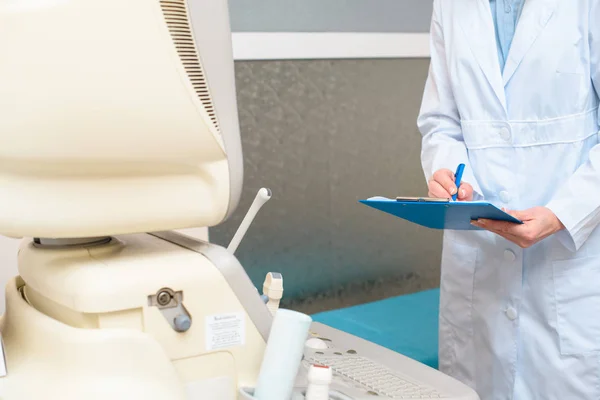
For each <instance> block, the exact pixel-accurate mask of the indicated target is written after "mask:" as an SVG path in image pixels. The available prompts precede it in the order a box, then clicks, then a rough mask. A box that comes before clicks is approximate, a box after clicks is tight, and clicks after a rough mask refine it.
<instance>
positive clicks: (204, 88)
mask: <svg viewBox="0 0 600 400" xmlns="http://www.w3.org/2000/svg"><path fill="white" fill-rule="evenodd" d="M160 6H161V8H162V12H163V14H164V16H165V21H166V22H167V27H168V28H169V32H170V33H171V37H172V38H173V43H174V44H175V48H176V49H177V53H178V54H179V58H180V59H181V62H182V63H183V66H184V67H185V71H186V72H187V75H188V78H189V79H190V82H191V83H192V86H193V87H194V90H195V91H196V94H197V95H198V98H200V101H201V102H202V104H203V105H204V108H205V109H206V112H207V113H208V116H209V117H210V119H211V121H212V123H213V126H214V127H215V129H216V130H217V132H219V133H220V128H219V122H218V121H217V115H216V113H215V107H214V105H213V102H212V99H211V97H210V93H209V91H208V85H207V83H206V77H205V75H204V71H203V70H202V65H201V64H200V57H198V51H197V50H196V43H195V42H194V36H193V35H192V30H191V27H190V19H189V17H188V9H187V0H160Z"/></svg>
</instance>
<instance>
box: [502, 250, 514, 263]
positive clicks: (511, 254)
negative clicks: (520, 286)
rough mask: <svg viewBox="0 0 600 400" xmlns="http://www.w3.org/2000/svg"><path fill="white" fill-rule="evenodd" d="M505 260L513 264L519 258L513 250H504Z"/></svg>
mask: <svg viewBox="0 0 600 400" xmlns="http://www.w3.org/2000/svg"><path fill="white" fill-rule="evenodd" d="M504 259H505V260H506V261H508V262H513V261H515V260H516V259H517V256H516V255H515V253H514V252H513V251H512V250H504Z"/></svg>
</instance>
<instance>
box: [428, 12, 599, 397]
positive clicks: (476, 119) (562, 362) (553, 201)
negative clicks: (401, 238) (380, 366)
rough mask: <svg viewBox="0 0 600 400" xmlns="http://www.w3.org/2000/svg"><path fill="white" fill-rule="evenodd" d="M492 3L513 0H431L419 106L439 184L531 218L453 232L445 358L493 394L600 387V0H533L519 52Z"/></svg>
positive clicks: (445, 279)
mask: <svg viewBox="0 0 600 400" xmlns="http://www.w3.org/2000/svg"><path fill="white" fill-rule="evenodd" d="M497 2H502V4H500V5H501V6H504V7H505V11H506V12H507V13H508V12H509V11H510V10H511V7H512V6H513V5H514V3H516V2H515V1H511V0H495V1H490V0H435V1H434V12H433V20H432V28H431V46H432V47H431V65H430V71H429V76H428V80H427V83H426V87H425V92H424V97H423V103H422V107H421V112H420V115H419V119H418V126H419V129H420V131H421V132H422V134H423V147H422V164H423V169H424V171H425V175H426V177H427V180H428V182H429V192H430V196H435V197H450V195H451V194H453V193H454V192H455V191H456V190H458V192H459V200H471V199H475V200H478V199H484V200H487V201H490V202H492V203H494V204H496V205H498V206H500V207H503V208H505V209H507V210H510V212H511V213H513V214H514V215H515V216H516V217H518V218H520V219H522V220H523V221H524V224H523V225H517V224H509V223H501V222H493V221H479V222H478V223H477V225H478V227H479V228H481V229H479V230H476V231H469V232H466V231H445V233H444V246H443V254H442V277H441V285H440V286H441V304H440V350H439V351H440V354H439V356H440V369H441V370H442V371H443V372H445V373H447V374H449V375H451V376H453V377H455V378H457V379H458V380H460V381H462V382H465V383H466V384H468V385H470V386H471V387H473V388H474V389H475V390H476V391H477V392H478V394H479V395H480V397H481V399H482V400H491V399H494V400H500V399H514V400H526V399H543V400H553V399H557V400H559V399H560V400H565V399H567V400H586V399H590V400H591V399H596V400H597V399H600V229H599V228H598V224H599V223H600V144H599V143H600V140H599V130H600V127H599V123H598V120H599V111H598V104H599V98H598V96H599V91H600V0H525V2H524V6H523V8H522V12H520V17H519V19H518V22H517V23H516V24H515V26H516V30H515V31H514V37H513V38H512V43H511V44H510V49H509V50H508V51H506V48H502V45H501V44H502V41H503V40H504V39H506V36H510V35H509V34H507V32H506V30H504V31H503V33H502V35H503V36H502V37H499V35H500V34H499V32H500V28H499V27H498V25H499V21H498V18H499V16H498V15H497V14H496V13H494V12H490V10H491V9H492V8H491V7H494V5H498V4H497ZM521 3H523V2H522V1H521ZM492 11H497V10H494V9H492ZM500 22H501V23H506V20H503V21H500ZM504 28H506V26H504ZM509 33H510V32H509ZM498 49H500V50H501V51H500V57H499V51H498ZM502 56H503V57H502ZM499 61H500V62H499ZM460 163H464V164H466V169H465V172H464V175H463V180H462V182H464V184H462V185H461V186H460V188H456V187H455V185H454V178H453V171H454V170H455V169H456V167H457V166H458V164H460Z"/></svg>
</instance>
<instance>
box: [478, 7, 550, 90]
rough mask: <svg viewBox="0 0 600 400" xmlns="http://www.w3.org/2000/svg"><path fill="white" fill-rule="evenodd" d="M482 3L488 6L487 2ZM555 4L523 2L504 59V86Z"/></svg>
mask: <svg viewBox="0 0 600 400" xmlns="http://www.w3.org/2000/svg"><path fill="white" fill-rule="evenodd" d="M484 1H485V2H486V3H488V4H489V1H488V0H484ZM557 4H558V0H525V4H524V6H523V12H522V14H521V18H520V19H519V22H518V24H517V30H516V32H515V37H514V38H513V41H512V44H511V47H510V50H509V52H508V57H507V58H506V65H505V67H504V74H503V76H502V80H503V84H504V86H506V85H507V84H508V82H509V81H510V78H512V76H513V75H514V74H515V72H516V70H517V68H518V67H519V65H520V64H521V61H523V58H524V57H525V55H526V54H527V52H528V51H529V49H530V48H531V46H532V45H533V43H534V42H535V40H536V39H537V38H538V36H539V35H540V33H541V32H542V31H543V30H544V28H545V27H546V25H547V24H548V21H550V19H551V18H552V15H553V14H554V10H555V9H556V6H557Z"/></svg>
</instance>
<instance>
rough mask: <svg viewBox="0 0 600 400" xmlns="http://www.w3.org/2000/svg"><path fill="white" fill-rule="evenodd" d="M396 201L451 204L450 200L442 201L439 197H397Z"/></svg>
mask: <svg viewBox="0 0 600 400" xmlns="http://www.w3.org/2000/svg"><path fill="white" fill-rule="evenodd" d="M396 201H403V202H414V203H449V202H450V199H442V198H437V197H396Z"/></svg>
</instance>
